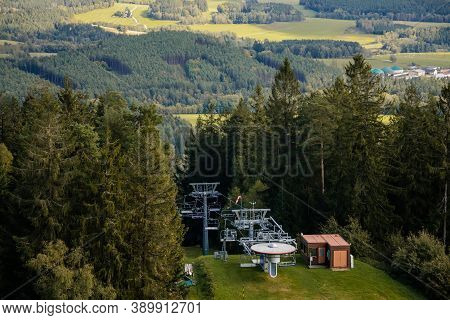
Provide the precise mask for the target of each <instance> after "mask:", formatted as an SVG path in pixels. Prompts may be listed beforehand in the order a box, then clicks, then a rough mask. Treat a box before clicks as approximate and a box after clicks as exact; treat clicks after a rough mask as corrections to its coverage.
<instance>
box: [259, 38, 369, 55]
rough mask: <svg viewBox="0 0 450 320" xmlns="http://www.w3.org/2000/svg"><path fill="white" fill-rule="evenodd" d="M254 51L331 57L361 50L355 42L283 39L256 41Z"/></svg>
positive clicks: (352, 53) (351, 53)
mask: <svg viewBox="0 0 450 320" xmlns="http://www.w3.org/2000/svg"><path fill="white" fill-rule="evenodd" d="M253 49H254V50H255V51H256V52H262V51H272V53H275V54H286V53H287V52H289V51H290V53H292V54H294V55H296V56H301V57H307V58H315V59H332V58H346V57H353V56H354V55H356V54H358V53H362V52H363V48H362V47H361V45H360V44H359V43H357V42H350V41H334V40H283V41H280V42H269V41H264V42H260V41H256V42H255V43H254V44H253Z"/></svg>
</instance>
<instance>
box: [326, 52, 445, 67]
mask: <svg viewBox="0 0 450 320" xmlns="http://www.w3.org/2000/svg"><path fill="white" fill-rule="evenodd" d="M395 56H396V57H397V61H396V62H391V61H390V55H379V56H373V57H371V58H368V59H367V61H368V62H369V63H370V64H371V65H372V67H374V68H383V67H390V66H394V65H398V66H401V67H407V66H408V65H410V64H412V63H415V64H416V65H419V66H436V67H450V52H426V53H399V54H396V55H395ZM321 61H323V62H325V63H327V64H329V65H333V66H337V67H343V66H345V65H346V64H347V63H348V62H349V61H350V59H321Z"/></svg>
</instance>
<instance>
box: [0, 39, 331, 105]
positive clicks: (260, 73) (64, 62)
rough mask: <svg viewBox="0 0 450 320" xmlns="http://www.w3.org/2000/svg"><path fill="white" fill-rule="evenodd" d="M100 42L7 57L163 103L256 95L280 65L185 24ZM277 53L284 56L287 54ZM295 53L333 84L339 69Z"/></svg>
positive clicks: (59, 76) (302, 72)
mask: <svg viewBox="0 0 450 320" xmlns="http://www.w3.org/2000/svg"><path fill="white" fill-rule="evenodd" d="M61 37H62V39H63V40H64V38H63V36H61ZM87 39H89V38H87ZM93 41H96V40H95V38H94V39H93ZM96 43H97V44H96V45H93V43H91V45H88V46H85V47H82V48H81V49H78V50H70V51H61V52H59V53H58V55H57V56H53V57H46V58H34V59H30V58H23V59H14V60H11V61H9V62H5V64H6V65H7V66H8V67H7V71H6V72H15V70H20V71H19V72H20V74H24V73H28V74H31V75H37V76H39V77H40V78H42V79H45V80H48V81H50V82H51V83H53V84H55V85H57V86H62V84H63V80H64V77H65V76H69V77H70V78H71V79H72V81H73V83H74V86H75V87H76V88H78V89H85V90H86V91H87V92H89V93H90V94H100V93H102V92H104V91H105V90H117V91H120V92H122V93H124V94H125V95H126V96H127V98H128V99H131V98H136V99H139V100H146V99H150V100H152V101H154V102H157V103H159V104H162V105H174V104H176V103H181V104H184V105H194V104H197V105H202V104H203V103H205V102H208V101H210V100H211V99H213V100H223V101H226V100H227V98H226V96H228V95H236V94H243V95H248V93H249V92H250V91H252V90H253V89H254V88H255V87H256V85H257V84H261V85H262V86H265V87H267V86H268V85H269V83H270V79H271V78H272V76H273V74H274V71H275V69H274V68H277V67H278V64H276V63H270V64H269V63H266V62H265V61H266V60H263V59H261V58H260V57H259V55H258V56H257V57H256V56H252V55H251V54H250V52H249V51H246V50H245V49H242V48H239V47H238V46H237V45H236V44H235V43H234V42H233V41H232V40H227V39H226V38H214V37H211V36H206V35H202V34H195V33H190V32H185V31H181V32H177V31H161V32H151V33H149V34H147V35H144V36H140V37H127V36H115V37H109V36H108V37H106V38H105V39H104V40H102V41H97V42H96ZM255 57H256V59H255ZM273 59H278V61H279V60H280V59H282V54H277V55H275V56H274V58H273ZM295 60H296V61H297V62H298V63H297V64H298V70H297V71H298V75H299V79H300V80H301V81H303V82H305V85H307V86H308V87H313V88H318V87H321V86H323V85H324V84H328V83H329V81H331V80H332V78H333V77H335V76H337V75H338V73H339V71H338V69H336V68H333V67H329V66H326V65H325V64H323V63H321V62H317V61H314V60H312V59H307V58H303V57H298V56H296V57H295ZM259 61H261V62H264V64H267V65H268V66H266V65H264V64H263V63H260V62H259ZM297 64H296V65H297ZM8 79H9V78H5V79H2V81H0V88H1V90H6V91H9V92H14V93H20V94H22V95H23V94H24V92H23V86H20V87H17V85H18V84H17V83H15V82H13V83H11V82H10V81H9V80H8ZM99 79H101V80H100V81H99ZM224 96H225V97H224ZM234 100H236V99H234Z"/></svg>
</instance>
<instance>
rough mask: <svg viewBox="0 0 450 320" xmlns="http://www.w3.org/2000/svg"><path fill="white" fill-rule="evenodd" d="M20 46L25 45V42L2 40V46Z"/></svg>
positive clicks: (0, 44)
mask: <svg viewBox="0 0 450 320" xmlns="http://www.w3.org/2000/svg"><path fill="white" fill-rule="evenodd" d="M18 44H23V42H19V41H13V40H0V46H4V45H11V46H15V45H18Z"/></svg>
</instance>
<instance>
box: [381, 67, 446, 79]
mask: <svg viewBox="0 0 450 320" xmlns="http://www.w3.org/2000/svg"><path fill="white" fill-rule="evenodd" d="M372 73H373V74H376V75H379V76H381V77H390V78H394V79H406V80H409V79H414V78H420V77H428V78H435V79H446V78H450V69H448V68H440V67H433V66H430V67H425V68H420V67H417V66H410V67H408V69H403V68H402V67H399V66H393V67H384V68H382V69H378V68H375V69H372Z"/></svg>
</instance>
